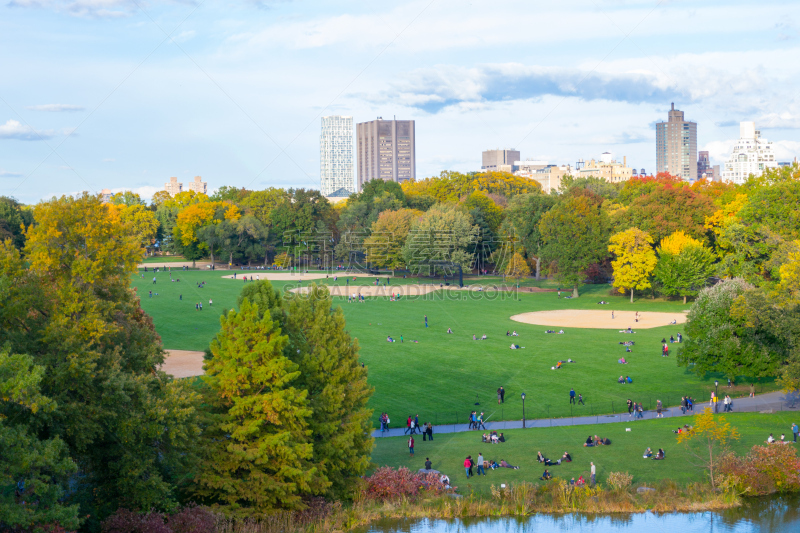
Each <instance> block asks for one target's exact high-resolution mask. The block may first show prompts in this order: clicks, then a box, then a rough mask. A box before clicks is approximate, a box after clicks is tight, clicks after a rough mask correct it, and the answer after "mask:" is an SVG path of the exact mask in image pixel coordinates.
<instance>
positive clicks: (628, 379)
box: [625, 376, 633, 383]
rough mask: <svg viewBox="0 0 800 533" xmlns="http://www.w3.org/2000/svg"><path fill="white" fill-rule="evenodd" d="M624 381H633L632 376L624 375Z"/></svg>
mask: <svg viewBox="0 0 800 533" xmlns="http://www.w3.org/2000/svg"><path fill="white" fill-rule="evenodd" d="M625 381H627V382H628V383H633V378H632V377H630V376H625Z"/></svg>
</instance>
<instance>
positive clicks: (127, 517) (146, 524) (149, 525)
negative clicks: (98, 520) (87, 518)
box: [103, 509, 171, 533]
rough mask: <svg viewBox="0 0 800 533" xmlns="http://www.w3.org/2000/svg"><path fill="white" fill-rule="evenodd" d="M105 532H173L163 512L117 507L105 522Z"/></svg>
mask: <svg viewBox="0 0 800 533" xmlns="http://www.w3.org/2000/svg"><path fill="white" fill-rule="evenodd" d="M103 533H171V532H170V529H169V528H168V527H167V526H166V524H164V515H162V514H161V513H153V512H150V513H137V512H136V511H129V510H128V509H117V512H116V513H114V514H113V515H111V516H109V517H108V518H106V519H105V521H104V522H103Z"/></svg>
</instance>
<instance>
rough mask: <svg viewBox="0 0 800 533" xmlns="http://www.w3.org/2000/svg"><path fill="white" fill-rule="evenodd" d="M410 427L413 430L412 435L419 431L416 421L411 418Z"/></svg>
mask: <svg viewBox="0 0 800 533" xmlns="http://www.w3.org/2000/svg"><path fill="white" fill-rule="evenodd" d="M409 429H410V430H411V433H409V434H410V435H413V434H414V433H416V432H417V425H416V424H415V423H414V419H411V422H409Z"/></svg>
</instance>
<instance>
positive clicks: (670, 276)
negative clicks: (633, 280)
mask: <svg viewBox="0 0 800 533" xmlns="http://www.w3.org/2000/svg"><path fill="white" fill-rule="evenodd" d="M715 260H716V258H715V257H714V253H713V252H712V251H711V250H709V249H708V248H706V247H704V246H703V245H702V243H701V242H700V241H698V240H697V239H693V238H692V237H690V236H688V235H686V233H684V232H683V231H676V232H675V233H673V234H672V235H670V236H668V237H665V238H664V239H662V240H661V246H659V248H658V264H657V265H656V268H655V271H654V276H655V279H656V280H657V281H658V283H659V285H660V288H661V292H663V293H664V294H666V295H667V296H673V295H678V296H682V297H683V303H686V298H687V297H688V296H696V295H697V293H698V292H699V291H700V289H702V288H703V287H705V286H706V283H707V281H708V278H710V277H711V276H712V275H714V271H715V269H716V267H715V266H714V262H715Z"/></svg>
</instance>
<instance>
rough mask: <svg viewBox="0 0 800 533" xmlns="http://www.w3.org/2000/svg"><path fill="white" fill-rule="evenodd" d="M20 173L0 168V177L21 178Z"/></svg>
mask: <svg viewBox="0 0 800 533" xmlns="http://www.w3.org/2000/svg"><path fill="white" fill-rule="evenodd" d="M21 177H22V174H21V173H19V172H10V171H8V170H3V169H2V168H0V178H21Z"/></svg>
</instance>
